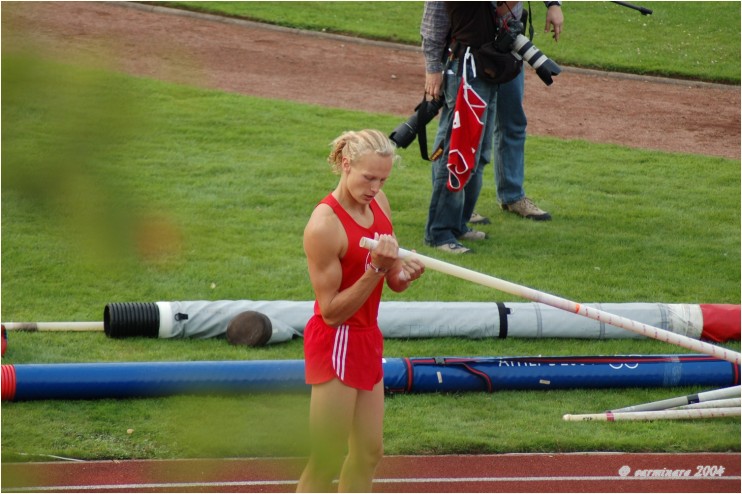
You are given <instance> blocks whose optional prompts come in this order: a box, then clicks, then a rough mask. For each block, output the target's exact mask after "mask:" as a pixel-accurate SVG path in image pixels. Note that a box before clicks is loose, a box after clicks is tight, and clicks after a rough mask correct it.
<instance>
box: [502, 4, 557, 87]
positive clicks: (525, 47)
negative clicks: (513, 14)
mask: <svg viewBox="0 0 742 494" xmlns="http://www.w3.org/2000/svg"><path fill="white" fill-rule="evenodd" d="M495 49H496V50H498V51H500V52H502V53H508V52H510V53H512V55H513V56H514V57H515V58H517V59H518V60H525V61H526V62H528V64H529V65H530V66H531V67H533V69H534V70H535V71H536V73H537V74H538V76H539V77H540V78H541V80H542V81H544V84H546V85H547V86H551V84H552V83H553V82H554V80H553V79H552V76H555V75H558V74H559V73H560V72H561V71H562V68H561V67H559V65H557V63H556V62H554V61H553V60H552V59H550V58H549V57H547V56H546V55H544V54H543V53H541V50H539V49H538V48H536V47H535V46H534V45H533V43H531V40H529V39H528V38H526V37H525V36H523V23H522V22H521V21H516V20H513V19H511V20H509V21H508V22H507V23H506V24H505V25H504V26H503V28H502V29H500V31H499V32H498V33H497V36H496V37H495Z"/></svg>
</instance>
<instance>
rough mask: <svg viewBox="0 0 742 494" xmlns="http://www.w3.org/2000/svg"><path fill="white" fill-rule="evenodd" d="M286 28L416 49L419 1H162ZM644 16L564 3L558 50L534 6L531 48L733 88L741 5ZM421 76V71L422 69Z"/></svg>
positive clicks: (686, 5)
mask: <svg viewBox="0 0 742 494" xmlns="http://www.w3.org/2000/svg"><path fill="white" fill-rule="evenodd" d="M161 4H164V5H167V6H170V7H180V8H187V9H192V10H198V11H204V12H208V13H213V14H219V15H229V16H233V17H240V18H245V19H251V20H256V21H261V22H268V23H271V24H277V25H281V26H286V27H294V28H300V29H307V30H313V31H323V32H331V33H339V34H347V35H351V36H359V37H363V38H368V39H376V40H384V41H394V42H400V43H405V44H412V45H419V44H420V18H421V16H422V9H423V6H422V2H167V3H162V2H161ZM639 4H640V5H642V6H645V7H647V8H650V9H652V10H653V13H652V15H647V16H643V15H641V14H640V13H639V12H637V11H636V10H633V9H629V8H626V7H622V6H619V5H616V4H614V3H612V2H569V3H566V4H564V6H563V8H562V10H563V12H564V17H565V21H564V32H563V34H562V38H561V39H560V41H559V43H557V44H555V43H553V41H552V39H551V37H550V36H549V35H547V34H545V33H544V32H543V30H544V22H545V8H544V6H543V4H542V3H541V2H532V11H533V16H534V22H533V27H534V31H535V37H534V39H533V42H534V44H535V45H536V46H538V47H539V48H540V49H541V50H542V51H543V52H544V53H545V54H546V55H548V56H549V57H550V58H552V59H553V60H555V61H556V62H557V63H559V64H560V65H565V66H575V67H587V68H594V69H600V70H613V71H618V72H629V73H637V74H648V75H660V76H669V77H681V78H690V79H701V80H707V81H715V82H723V83H734V84H739V81H740V9H741V7H740V4H739V3H737V2H640V3H639ZM421 70H422V69H421Z"/></svg>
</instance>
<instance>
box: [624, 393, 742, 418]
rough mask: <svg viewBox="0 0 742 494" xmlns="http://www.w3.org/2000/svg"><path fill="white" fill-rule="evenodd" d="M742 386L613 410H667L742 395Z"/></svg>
mask: <svg viewBox="0 0 742 494" xmlns="http://www.w3.org/2000/svg"><path fill="white" fill-rule="evenodd" d="M741 389H742V386H732V387H729V388H722V389H716V390H713V391H703V392H701V393H696V394H692V395H686V396H679V397H677V398H668V399H666V400H660V401H652V402H649V403H642V404H640V405H634V406H630V407H624V408H618V409H616V410H611V411H612V412H613V413H624V412H649V411H653V410H666V409H668V408H673V407H678V406H682V405H689V404H691V403H702V402H705V401H711V400H718V399H721V398H736V397H739V396H740V390H741Z"/></svg>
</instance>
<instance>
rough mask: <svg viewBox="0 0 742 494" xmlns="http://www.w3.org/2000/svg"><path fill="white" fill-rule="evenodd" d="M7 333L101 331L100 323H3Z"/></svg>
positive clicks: (101, 325) (101, 324)
mask: <svg viewBox="0 0 742 494" xmlns="http://www.w3.org/2000/svg"><path fill="white" fill-rule="evenodd" d="M2 325H3V327H4V328H5V329H7V330H8V331H103V321H100V322H4V323H2Z"/></svg>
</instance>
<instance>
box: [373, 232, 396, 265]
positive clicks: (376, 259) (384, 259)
mask: <svg viewBox="0 0 742 494" xmlns="http://www.w3.org/2000/svg"><path fill="white" fill-rule="evenodd" d="M374 240H376V241H377V242H378V244H377V245H376V247H374V249H373V250H372V251H371V263H372V264H373V265H374V266H376V267H377V268H379V269H382V270H384V271H389V270H390V269H392V267H393V266H394V263H395V262H396V261H397V258H398V257H399V244H398V243H397V239H396V238H394V235H388V234H382V235H379V234H378V233H375V234H374Z"/></svg>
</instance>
